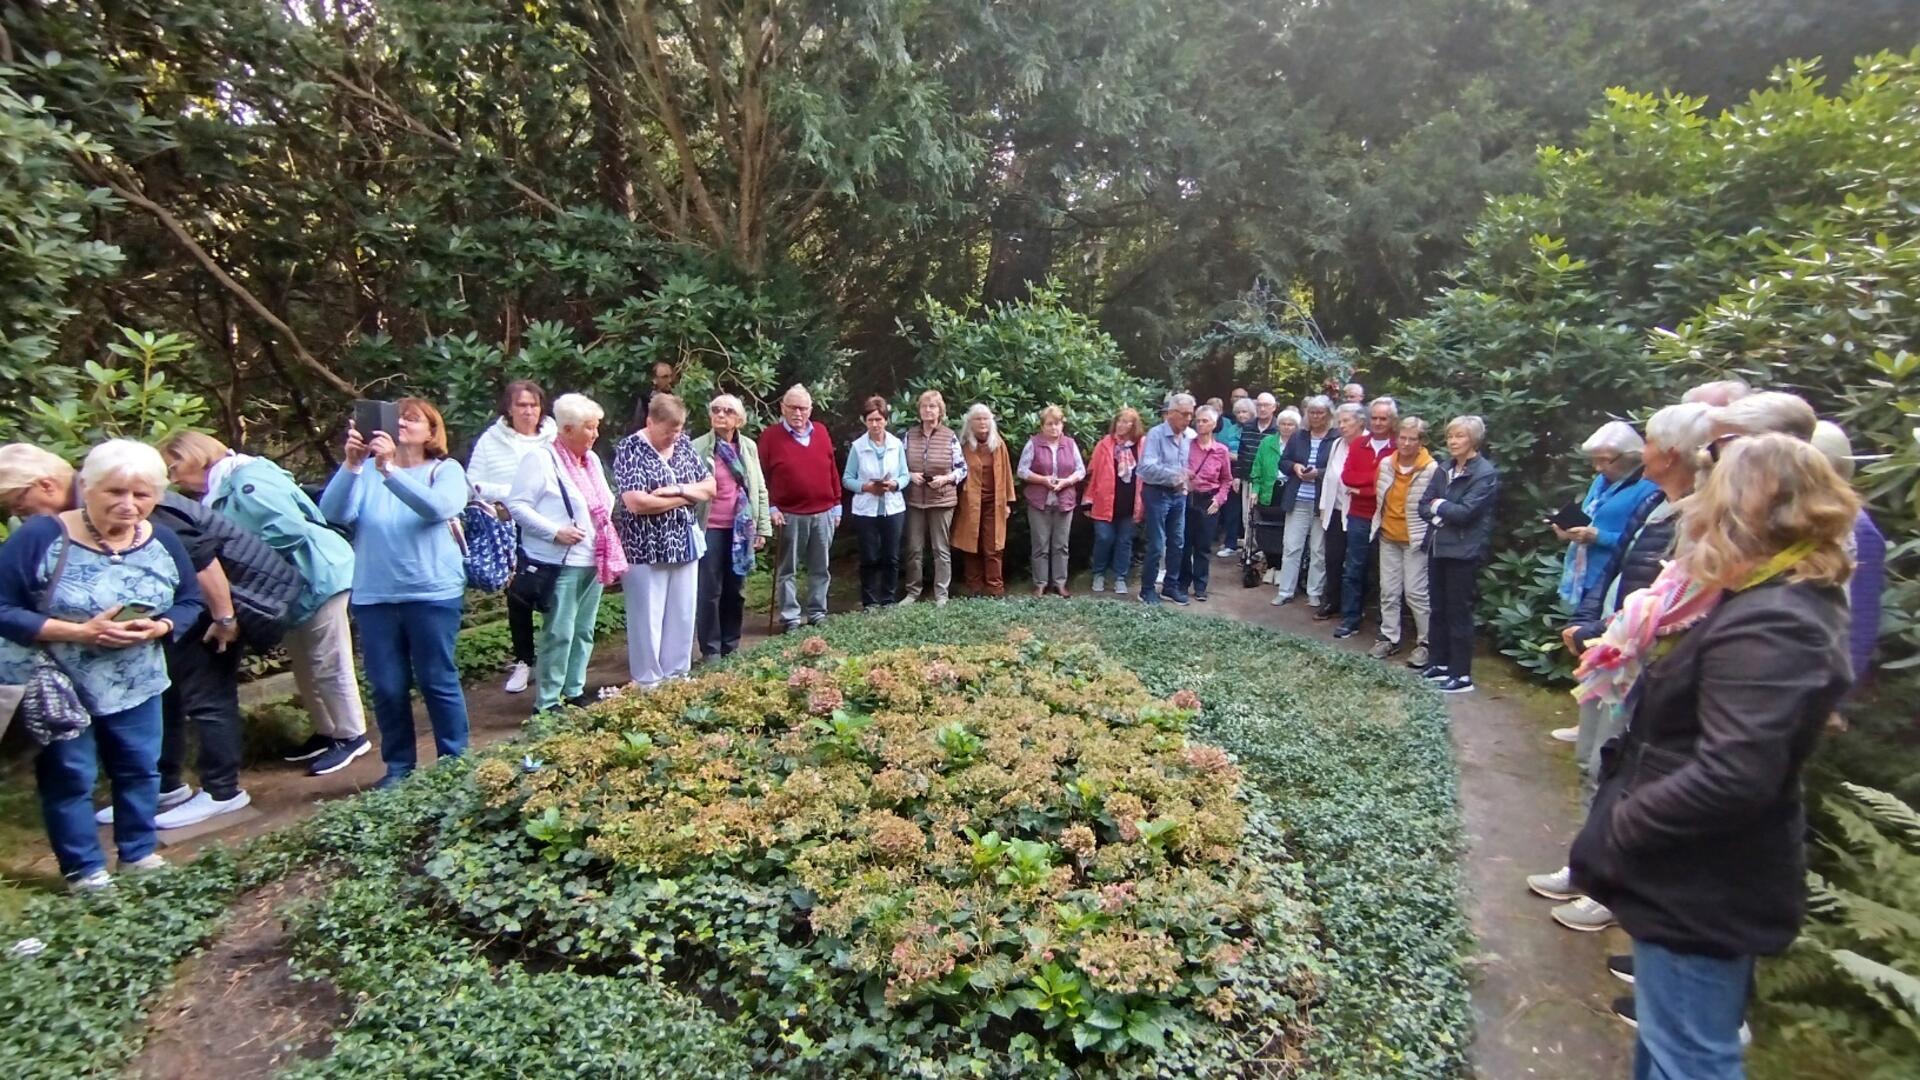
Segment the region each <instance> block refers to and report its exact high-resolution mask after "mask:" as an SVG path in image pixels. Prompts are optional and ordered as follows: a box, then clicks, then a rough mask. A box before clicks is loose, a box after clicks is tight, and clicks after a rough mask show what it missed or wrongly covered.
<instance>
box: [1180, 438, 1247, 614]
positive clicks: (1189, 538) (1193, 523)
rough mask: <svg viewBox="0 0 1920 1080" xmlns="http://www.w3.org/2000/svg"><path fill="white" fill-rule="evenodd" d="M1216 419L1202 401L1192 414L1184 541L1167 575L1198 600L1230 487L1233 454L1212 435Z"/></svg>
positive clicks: (1204, 588) (1209, 569)
mask: <svg viewBox="0 0 1920 1080" xmlns="http://www.w3.org/2000/svg"><path fill="white" fill-rule="evenodd" d="M1219 421H1220V416H1219V414H1218V413H1217V412H1215V411H1214V408H1213V406H1211V405H1202V406H1201V407H1200V408H1199V409H1198V410H1196V411H1195V412H1194V414H1193V430H1194V433H1195V435H1196V438H1194V440H1193V441H1192V442H1191V443H1190V444H1189V445H1188V447H1187V472H1188V474H1189V475H1190V476H1191V477H1192V480H1191V481H1190V483H1189V485H1188V488H1187V529H1186V536H1185V538H1184V539H1185V543H1184V544H1183V545H1182V547H1181V550H1180V556H1179V558H1178V560H1177V561H1176V562H1175V564H1174V570H1173V572H1172V573H1169V574H1168V575H1167V577H1168V584H1169V585H1171V586H1172V587H1173V588H1174V589H1176V590H1177V591H1181V592H1185V593H1186V594H1187V595H1188V596H1190V597H1192V598H1193V599H1195V600H1198V601H1200V602H1202V603H1205V602H1206V599H1207V583H1208V581H1209V579H1210V577H1211V572H1212V569H1213V534H1214V529H1215V527H1216V526H1218V525H1219V523H1220V511H1221V509H1222V508H1224V507H1225V506H1226V505H1227V498H1228V495H1229V493H1230V492H1231V491H1232V489H1233V455H1231V454H1229V453H1227V448H1226V447H1225V446H1223V445H1221V444H1220V441H1219V440H1218V439H1215V438H1214V425H1216V424H1217V423H1219ZM1176 577H1177V579H1178V580H1177V581H1175V580H1174V579H1175V578H1176Z"/></svg>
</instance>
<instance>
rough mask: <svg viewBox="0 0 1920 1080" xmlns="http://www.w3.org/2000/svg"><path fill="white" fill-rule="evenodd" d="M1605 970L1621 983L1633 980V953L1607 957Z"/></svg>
mask: <svg viewBox="0 0 1920 1080" xmlns="http://www.w3.org/2000/svg"><path fill="white" fill-rule="evenodd" d="M1607 970H1608V971H1609V972H1611V973H1612V975H1613V977H1614V978H1616V979H1619V980H1620V981H1621V982H1623V983H1632V982H1633V954H1631V953H1628V954H1626V955H1623V956H1609V957H1607Z"/></svg>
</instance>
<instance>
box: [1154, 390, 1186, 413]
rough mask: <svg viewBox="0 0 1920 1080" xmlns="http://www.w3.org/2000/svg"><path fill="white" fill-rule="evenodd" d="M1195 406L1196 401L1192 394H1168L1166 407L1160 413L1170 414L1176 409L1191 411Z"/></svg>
mask: <svg viewBox="0 0 1920 1080" xmlns="http://www.w3.org/2000/svg"><path fill="white" fill-rule="evenodd" d="M1193 406H1194V400H1193V395H1192V394H1168V395H1167V404H1166V407H1165V408H1163V409H1161V410H1160V411H1161V412H1163V413H1169V412H1172V411H1173V410H1175V409H1191V408H1193Z"/></svg>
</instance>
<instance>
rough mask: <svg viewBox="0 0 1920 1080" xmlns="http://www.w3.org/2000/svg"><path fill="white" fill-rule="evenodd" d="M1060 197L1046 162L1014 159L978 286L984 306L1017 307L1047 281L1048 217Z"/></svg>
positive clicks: (1028, 157)
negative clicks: (982, 276) (981, 280)
mask: <svg viewBox="0 0 1920 1080" xmlns="http://www.w3.org/2000/svg"><path fill="white" fill-rule="evenodd" d="M1059 198H1060V181H1059V178H1057V177H1055V176H1054V175H1053V173H1052V171H1051V170H1049V169H1047V168H1046V165H1045V163H1044V162H1043V161H1040V160H1036V159H1035V158H1034V157H1033V156H1032V155H1031V154H1024V153H1023V154H1020V155H1019V156H1018V157H1016V158H1015V160H1014V162H1013V164H1012V166H1011V167H1009V169H1008V170H1007V177H1006V182H1005V184H1004V193H1003V194H1002V195H1001V197H1000V199H999V201H998V203H997V205H996V206H995V207H994V211H993V244H992V249H991V252H990V254H989V255H988V256H987V273H986V280H985V281H984V282H982V284H981V286H980V299H981V301H982V302H983V303H985V304H988V305H993V304H1010V303H1018V302H1019V301H1022V300H1025V299H1026V298H1027V296H1028V295H1029V294H1030V293H1032V292H1033V286H1034V285H1035V284H1036V283H1038V282H1040V281H1042V280H1044V279H1045V278H1046V276H1047V272H1048V271H1049V270H1051V269H1052V268H1053V225H1052V223H1051V221H1050V220H1049V215H1050V211H1051V210H1052V208H1053V207H1054V206H1055V205H1056V204H1057V202H1058V200H1059Z"/></svg>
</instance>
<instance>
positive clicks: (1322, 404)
mask: <svg viewBox="0 0 1920 1080" xmlns="http://www.w3.org/2000/svg"><path fill="white" fill-rule="evenodd" d="M1261 396H1262V397H1266V396H1268V395H1265V394H1263V395H1261ZM1306 407H1307V422H1306V425H1305V426H1304V427H1302V428H1300V430H1298V431H1296V432H1294V433H1293V438H1291V439H1288V440H1287V445H1286V447H1285V448H1284V449H1282V450H1281V452H1280V479H1281V483H1282V485H1283V486H1282V487H1281V491H1280V496H1279V499H1280V510H1281V513H1283V514H1285V515H1286V522H1287V524H1286V530H1285V536H1286V539H1285V540H1284V541H1283V547H1282V551H1283V552H1284V554H1283V555H1282V556H1281V559H1280V585H1279V587H1278V588H1277V589H1276V590H1275V591H1274V594H1273V603H1274V606H1276V607H1278V606H1279V605H1281V604H1285V603H1288V602H1289V601H1291V600H1292V599H1293V594H1294V589H1295V588H1296V587H1297V586H1298V584H1299V581H1300V560H1301V559H1302V558H1305V559H1307V603H1309V604H1311V605H1313V606H1314V607H1319V606H1320V603H1321V600H1322V599H1323V598H1324V597H1325V595H1326V588H1327V531H1326V528H1325V527H1324V526H1323V525H1321V524H1320V512H1319V509H1318V507H1319V502H1320V485H1321V484H1322V483H1324V482H1328V477H1327V476H1326V471H1327V461H1328V459H1329V458H1330V457H1331V456H1332V454H1333V445H1334V442H1335V440H1336V439H1337V438H1338V436H1337V435H1335V434H1334V431H1333V402H1332V400H1330V399H1329V398H1328V397H1327V396H1326V395H1325V394H1316V395H1314V396H1313V397H1310V398H1308V399H1307V400H1306Z"/></svg>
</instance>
